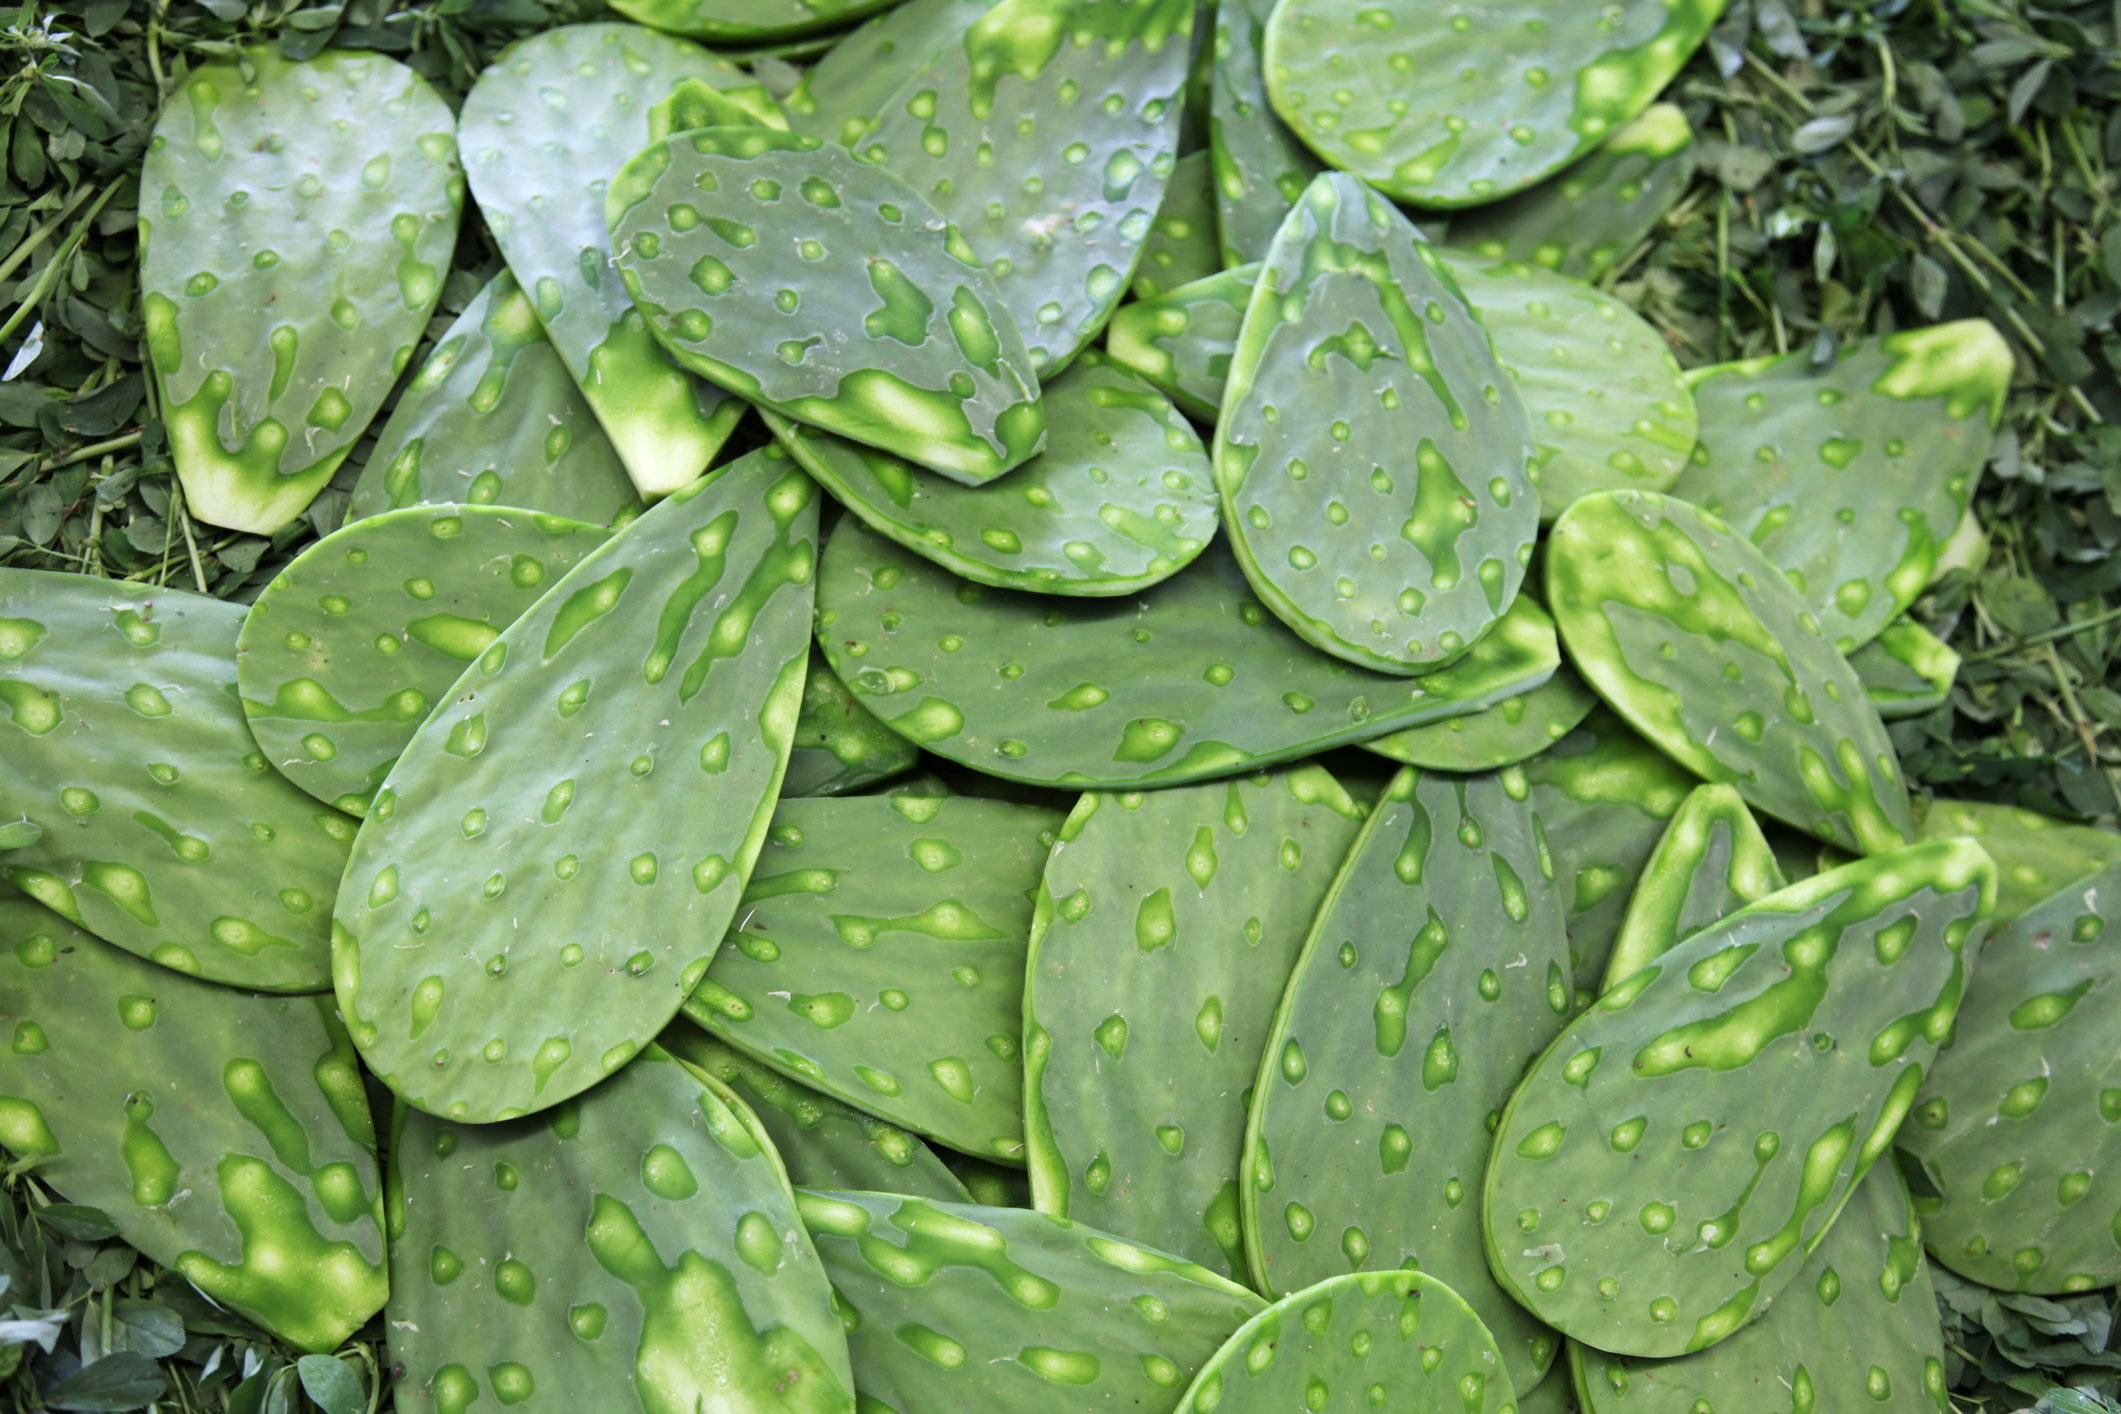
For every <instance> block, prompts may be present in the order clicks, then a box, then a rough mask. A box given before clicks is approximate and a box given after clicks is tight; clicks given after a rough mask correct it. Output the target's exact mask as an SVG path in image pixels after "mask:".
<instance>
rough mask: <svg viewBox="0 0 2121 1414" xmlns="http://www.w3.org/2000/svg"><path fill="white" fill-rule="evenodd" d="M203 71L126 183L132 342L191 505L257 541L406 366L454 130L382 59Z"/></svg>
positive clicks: (259, 61)
mask: <svg viewBox="0 0 2121 1414" xmlns="http://www.w3.org/2000/svg"><path fill="white" fill-rule="evenodd" d="M241 64H242V67H241V68H238V66H237V63H236V62H234V61H223V62H219V63H206V64H201V65H200V66H199V67H197V68H195V69H193V70H192V71H191V75H190V77H188V78H187V79H185V81H184V83H183V86H182V88H181V89H180V90H179V91H178V92H177V93H175V94H173V95H171V97H170V100H169V102H167V103H166V104H164V105H163V108H162V116H161V118H160V119H159V120H158V121H157V122H156V124H155V135H154V138H153V140H152V141H151V142H150V143H149V145H148V153H147V158H146V166H145V168H144V169H143V170H142V171H141V174H140V190H141V192H142V193H143V195H144V196H146V198H147V200H146V201H143V203H142V205H143V207H144V209H143V210H142V212H141V214H140V247H141V266H140V289H141V307H140V313H141V317H142V319H143V320H144V321H145V322H146V325H147V348H148V353H149V355H150V357H151V358H152V359H153V361H154V365H155V376H156V378H157V379H158V380H159V382H160V384H161V387H162V397H163V402H164V407H165V409H166V412H165V414H164V416H165V418H166V419H167V421H168V424H169V445H170V453H171V455H172V456H173V457H174V458H175V459H176V463H177V475H178V477H179V478H180V479H181V480H182V481H183V483H184V492H185V502H186V504H187V505H188V506H189V507H190V508H191V513H192V514H193V515H195V516H197V517H199V518H200V519H201V520H204V521H206V522H208V523H209V524H212V525H222V526H227V527H228V528H230V529H231V530H247V531H251V532H253V533H256V534H259V535H270V534H271V533H272V532H273V531H275V530H278V529H279V528H280V527H281V526H283V525H286V524H287V523H288V522H289V521H291V520H293V519H294V518H295V517H296V516H298V515H300V514H301V513H302V511H303V510H304V509H305V508H306V507H307V506H308V505H309V503H310V502H311V501H312V500H314V499H316V495H317V493H318V492H319V491H321V490H323V489H324V486H325V484H326V483H327V482H329V481H330V480H331V478H332V473H333V472H335V471H337V470H338V468H339V463H340V462H341V461H343V460H344V459H345V457H346V453H347V452H348V451H349V450H351V449H352V447H353V444H354V443H355V442H357V441H358V440H360V436H361V433H362V432H363V431H364V430H366V429H367V427H368V422H369V419H370V418H372V417H374V416H375V415H376V409H377V408H378V407H380V406H382V403H383V397H384V395H385V394H386V393H388V392H389V391H390V386H391V384H392V383H394V382H395V381H396V380H397V376H398V375H399V374H400V373H402V372H404V371H405V366H406V365H407V364H408V363H410V362H411V361H412V355H413V348H414V346H415V345H416V344H418V343H419V341H420V335H421V333H422V332H423V331H424V330H425V329H426V327H427V316H428V315H429V314H430V313H432V312H433V310H434V307H435V301H436V299H437V298H439V297H440V295H441V293H442V276H443V274H444V272H446V271H447V270H448V268H449V262H450V253H451V251H452V250H453V249H454V247H455V246H456V240H457V216H458V213H459V212H460V211H461V210H462V209H463V205H464V178H463V174H462V172H461V171H460V170H459V169H458V167H457V147H456V140H455V133H456V123H455V120H454V119H453V118H452V117H451V116H450V112H449V109H448V107H447V106H445V105H444V104H443V102H442V100H441V98H440V97H438V96H437V95H436V94H435V91H434V90H433V89H431V88H429V87H428V86H427V81H426V80H425V79H422V78H421V77H420V76H419V75H417V74H415V73H414V72H413V71H412V70H411V69H408V68H406V67H405V66H404V65H403V64H400V63H398V62H397V61H396V60H394V59H386V58H384V57H383V56H382V55H380V54H368V53H355V52H351V51H345V50H327V51H325V52H324V53H322V54H319V55H318V56H317V57H316V58H314V59H311V60H308V61H306V62H303V63H293V62H290V61H289V60H288V59H286V58H284V57H283V56H282V55H281V53H280V51H279V48H278V47H277V46H255V47H252V48H247V49H245V50H243V51H242V58H241Z"/></svg>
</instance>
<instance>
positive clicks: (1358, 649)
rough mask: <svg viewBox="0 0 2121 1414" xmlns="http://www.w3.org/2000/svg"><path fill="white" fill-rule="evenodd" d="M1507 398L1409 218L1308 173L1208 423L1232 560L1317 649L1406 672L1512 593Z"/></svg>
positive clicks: (1521, 424) (1460, 645)
mask: <svg viewBox="0 0 2121 1414" xmlns="http://www.w3.org/2000/svg"><path fill="white" fill-rule="evenodd" d="M1531 454H1532V444H1531V437H1530V434H1529V429H1528V427H1527V425H1526V421H1525V410H1524V404H1523V402H1522V401H1521V400H1520V399H1519V397H1518V395H1517V391H1516V388H1515V387H1514V386H1513V385H1512V382H1511V380H1510V379H1509V378H1508V377H1507V376H1506V375H1505V374H1504V373H1503V371H1502V369H1501V367H1500V366H1499V365H1498V364H1497V363H1496V361H1495V353H1494V350H1493V347H1492V346H1491V345H1490V343H1489V340H1488V334H1487V331H1486V329H1484V328H1483V327H1482V325H1481V322H1480V318H1479V316H1478V315H1477V314H1476V313H1475V312H1474V311H1473V308H1472V306H1471V305H1470V304H1469V303H1468V301H1467V299H1466V296H1465V295H1464V293H1463V292H1461V291H1460V289H1459V287H1458V282H1457V281H1456V280H1455V279H1453V278H1452V276H1451V273H1450V271H1449V269H1448V267H1447V266H1446V265H1445V263H1444V260H1443V258H1442V256H1441V255H1439V254H1438V253H1437V251H1436V249H1435V248H1434V247H1432V246H1431V245H1429V243H1428V242H1427V241H1425V240H1423V239H1422V237H1421V233H1420V232H1418V231H1416V230H1415V229H1414V225H1413V223H1412V222H1410V221H1408V220H1407V218H1406V217H1405V216H1403V215H1401V214H1400V212H1399V211H1398V210H1397V209H1396V208H1395V207H1393V206H1392V204H1391V203H1390V202H1388V201H1386V200H1385V199H1384V198H1383V197H1381V196H1378V195H1377V194H1376V193H1375V192H1372V191H1370V190H1368V189H1367V188H1365V187H1364V186H1363V185H1362V184H1361V183H1360V182H1357V181H1355V180H1354V179H1353V178H1351V177H1348V176H1346V175H1344V174H1341V173H1332V172H1329V173H1325V174H1322V175H1321V176H1320V177H1319V178H1318V179H1317V180H1316V181H1314V182H1312V183H1311V185H1310V186H1309V187H1308V188H1306V189H1305V191H1304V194H1303V197H1302V199H1301V200H1299V201H1298V202H1297V204H1296V208H1295V209H1294V210H1293V211H1291V212H1290V213H1289V217H1288V219H1287V220H1286V221H1284V222H1283V223H1282V228H1281V231H1280V233H1279V234H1277V235H1276V236H1275V238H1274V244H1273V246H1272V248H1271V249H1270V250H1269V251H1268V253H1267V257H1266V261H1265V263H1264V264H1263V265H1262V267H1261V269H1260V277H1259V284H1258V286H1257V287H1256V288H1255V289H1254V290H1253V292H1252V303H1251V306H1250V308H1249V309H1247V311H1246V313H1245V322H1244V327H1243V329H1242V330H1241V331H1240V332H1239V334H1238V340H1237V350H1236V353H1235V356H1234V357H1233V358H1232V360H1231V364H1230V383H1229V387H1228V389H1227V391H1226V392H1225V394H1224V398H1223V412H1222V420H1221V421H1220V422H1219V423H1218V424H1217V426H1216V438H1215V480H1216V484H1217V486H1219V487H1220V488H1221V489H1222V494H1223V504H1224V505H1225V506H1226V507H1228V513H1227V515H1226V516H1225V524H1226V525H1227V527H1228V530H1229V535H1230V543H1231V546H1232V547H1233V548H1234V549H1235V550H1236V551H1237V557H1238V561H1239V563H1241V564H1242V565H1243V566H1244V567H1245V577H1246V578H1248V579H1250V580H1251V581H1252V583H1253V585H1254V586H1255V587H1256V588H1257V589H1258V590H1259V593H1260V596H1261V598H1263V599H1264V600H1265V601H1266V602H1267V605H1268V607H1270V608H1272V609H1273V610H1274V612H1275V613H1276V614H1277V615H1279V616H1280V617H1281V618H1282V620H1283V621H1284V622H1286V623H1287V624H1288V625H1289V626H1290V627H1291V628H1293V629H1295V630H1296V632H1297V633H1298V634H1300V635H1302V636H1303V638H1304V639H1305V640H1306V641H1308V642H1310V643H1312V644H1315V645H1317V646H1318V647H1320V648H1322V649H1324V650H1325V651H1326V652H1328V653H1332V654H1335V655H1336V656H1339V657H1343V658H1346V659H1347V660H1348V661H1350V662H1353V663H1360V664H1362V665H1363V666H1364V667H1367V668H1373V669H1376V670H1378V671H1380V672H1394V673H1416V672H1420V671H1422V670H1423V669H1424V668H1430V667H1435V666H1439V665H1441V664H1444V663H1448V662H1450V661H1451V660H1452V659H1454V658H1456V657H1457V656H1458V655H1459V654H1461V653H1463V652H1464V651H1465V650H1466V648H1467V647H1468V646H1469V645H1471V644H1472V643H1473V642H1474V641H1475V640H1476V639H1478V638H1479V637H1480V635H1481V634H1482V633H1484V632H1486V631H1487V628H1488V626H1489V625H1490V624H1492V623H1494V622H1495V620H1497V619H1498V618H1500V617H1501V616H1502V613H1503V611H1504V610H1505V609H1507V608H1508V607H1509V605H1510V601H1511V600H1512V599H1513V598H1515V597H1516V594H1517V586H1518V584H1519V582H1520V581H1521V580H1522V579H1523V578H1524V567H1525V564H1526V563H1527V561H1528V560H1529V559H1530V557H1531V553H1532V540H1533V537H1534V536H1535V535H1536V534H1537V533H1538V529H1539V499H1538V494H1537V492H1536V491H1534V489H1533V486H1532V482H1531V479H1530V477H1529V476H1528V475H1527V464H1528V463H1529V461H1530V459H1531Z"/></svg>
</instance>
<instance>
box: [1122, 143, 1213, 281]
mask: <svg viewBox="0 0 2121 1414" xmlns="http://www.w3.org/2000/svg"><path fill="white" fill-rule="evenodd" d="M1214 179H1215V174H1214V172H1213V171H1212V170H1211V169H1210V167H1209V164H1208V153H1207V150H1206V149H1205V148H1203V149H1202V150H1200V151H1198V152H1189V153H1187V154H1186V155H1185V156H1184V157H1181V158H1179V159H1178V162H1177V164H1176V165H1175V166H1173V167H1172V169H1171V183H1170V185H1169V186H1167V187H1165V188H1164V204H1163V205H1162V206H1159V207H1158V208H1156V219H1155V220H1154V221H1152V222H1150V223H1149V234H1148V237H1147V238H1146V239H1145V240H1143V242H1142V253H1141V261H1140V263H1139V264H1137V265H1136V266H1135V267H1134V286H1133V291H1132V293H1133V296H1134V298H1135V299H1138V300H1140V299H1153V298H1155V297H1156V296H1157V295H1160V294H1162V293H1163V292H1164V291H1166V290H1174V289H1177V288H1178V287H1179V286H1180V285H1185V284H1191V283H1192V282H1193V281H1195V280H1204V279H1206V278H1207V277H1208V276H1210V275H1213V274H1214V273H1215V272H1216V271H1218V270H1220V269H1222V268H1223V262H1222V247H1221V245H1220V243H1218V242H1217V240H1216V237H1215V187H1214Z"/></svg>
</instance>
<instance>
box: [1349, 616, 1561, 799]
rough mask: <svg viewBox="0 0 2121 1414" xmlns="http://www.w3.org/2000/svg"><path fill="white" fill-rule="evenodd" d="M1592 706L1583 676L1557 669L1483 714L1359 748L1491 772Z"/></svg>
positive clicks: (1443, 767)
mask: <svg viewBox="0 0 2121 1414" xmlns="http://www.w3.org/2000/svg"><path fill="white" fill-rule="evenodd" d="M1534 607H1536V606H1534V605H1533V604H1532V603H1531V602H1530V601H1529V600H1528V599H1520V600H1519V601H1518V606H1517V608H1516V610H1515V612H1517V613H1521V614H1525V615H1527V616H1529V615H1530V614H1531V613H1532V611H1533V609H1534ZM1540 612H1541V613H1544V612H1545V610H1540ZM1597 705H1598V697H1597V694H1595V693H1593V692H1592V691H1591V690H1590V689H1589V688H1588V687H1585V686H1584V685H1583V679H1582V678H1580V677H1578V676H1576V673H1575V671H1574V670H1573V669H1570V668H1567V667H1561V668H1556V669H1555V670H1554V676H1552V677H1550V678H1548V679H1547V680H1546V681H1545V682H1543V683H1541V684H1540V685H1539V686H1537V687H1535V688H1533V689H1532V690H1531V691H1530V692H1526V693H1520V694H1519V695H1517V696H1516V697H1512V698H1508V699H1506V700H1504V701H1501V702H1498V703H1496V704H1495V705H1494V706H1493V707H1490V708H1488V709H1487V710H1486V711H1485V712H1474V713H1472V714H1470V715H1468V716H1464V717H1453V718H1451V719H1450V720H1449V721H1447V722H1438V723H1436V724H1435V725H1434V726H1427V727H1409V728H1408V729H1407V730H1405V731H1403V732H1393V733H1392V734H1391V735H1390V736H1381V737H1378V738H1376V739H1375V740H1372V741H1366V742H1364V743H1363V749H1364V750H1366V751H1374V752H1376V753H1377V754H1378V755H1379V756H1385V757H1389V758H1391V759H1392V760H1394V761H1403V762H1405V763H1406V764H1407V765H1409V766H1421V767H1424V768H1425V769H1428V770H1432V771H1492V770H1495V769H1496V768H1498V767H1501V766H1513V765H1515V764H1517V763H1518V762H1520V761H1523V760H1526V759H1528V758H1530V757H1533V756H1537V755H1538V754H1539V753H1540V752H1542V751H1545V750H1546V749H1548V748H1549V747H1551V746H1553V745H1554V744H1555V743H1556V742H1558V741H1560V740H1562V738H1564V737H1566V736H1567V735H1568V734H1569V733H1570V732H1572V731H1574V730H1576V728H1577V726H1578V725H1580V724H1581V723H1582V721H1583V719H1584V718H1585V717H1588V716H1590V715H1591V709H1592V708H1594V707H1596V706H1597Z"/></svg>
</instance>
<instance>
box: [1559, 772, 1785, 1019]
mask: <svg viewBox="0 0 2121 1414" xmlns="http://www.w3.org/2000/svg"><path fill="white" fill-rule="evenodd" d="M1787 887H1789V880H1787V879H1785V878H1784V877H1783V875H1782V867H1781V866H1780V865H1778V864H1777V863H1776V862H1775V851H1774V850H1773V849H1772V848H1771V847H1770V846H1769V845H1768V842H1767V836H1765V835H1763V834H1761V832H1760V826H1759V825H1758V824H1757V823H1756V822H1755V821H1754V819H1753V812H1752V811H1750V810H1748V809H1746V808H1745V800H1744V798H1743V797H1742V796H1740V795H1739V794H1738V792H1737V791H1735V790H1732V789H1731V788H1730V787H1729V786H1696V787H1694V791H1693V794H1691V795H1689V796H1688V797H1687V798H1686V803H1685V804H1684V805H1682V806H1680V807H1679V813H1678V814H1677V815H1674V816H1673V817H1672V823H1671V824H1670V825H1668V826H1667V827H1666V828H1665V832H1664V838H1663V839H1661V840H1659V841H1657V848H1656V850H1655V851H1654V852H1653V853H1652V854H1651V855H1650V859H1649V863H1647V864H1645V865H1644V866H1643V870H1642V877H1641V878H1640V879H1638V880H1637V881H1636V884H1635V892H1634V894H1633V895H1632V896H1631V897H1630V898H1629V899H1628V911H1627V916H1626V917H1624V918H1623V919H1622V920H1621V923H1620V936H1619V937H1617V938H1615V939H1614V940H1613V956H1612V959H1611V960H1610V961H1609V962H1607V964H1606V971H1605V981H1604V983H1603V984H1602V985H1601V986H1600V987H1599V989H1598V990H1599V991H1600V992H1601V993H1604V992H1610V991H1612V990H1613V988H1614V987H1615V986H1617V985H1619V984H1620V983H1621V982H1624V981H1626V980H1627V979H1628V978H1630V977H1632V976H1634V975H1635V974H1636V973H1638V972H1640V971H1642V969H1643V968H1645V967H1648V966H1649V965H1650V964H1651V963H1653V962H1655V961H1656V960H1657V959H1658V958H1660V957H1663V956H1664V955H1665V954H1666V953H1668V952H1670V951H1671V950H1672V949H1673V948H1675V947H1678V946H1679V945H1680V944H1681V943H1683V942H1685V941H1686V940H1687V939H1688V938H1691V937H1693V936H1694V935H1695V934H1696V933H1698V932H1700V931H1701V930H1702V929H1704V928H1707V927H1709V926H1711V925H1713V924H1716V923H1720V922H1722V921H1723V920H1724V919H1725V918H1728V917H1729V916H1730V915H1731V914H1733V913H1736V912H1737V911H1738V910H1739V909H1741V908H1744V907H1745V906H1746V905H1747V904H1749V903H1758V902H1760V900H1762V899H1764V898H1766V897H1767V896H1768V895H1769V894H1772V893H1778V892H1780V891H1781V890H1783V889H1785V888H1787Z"/></svg>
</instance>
